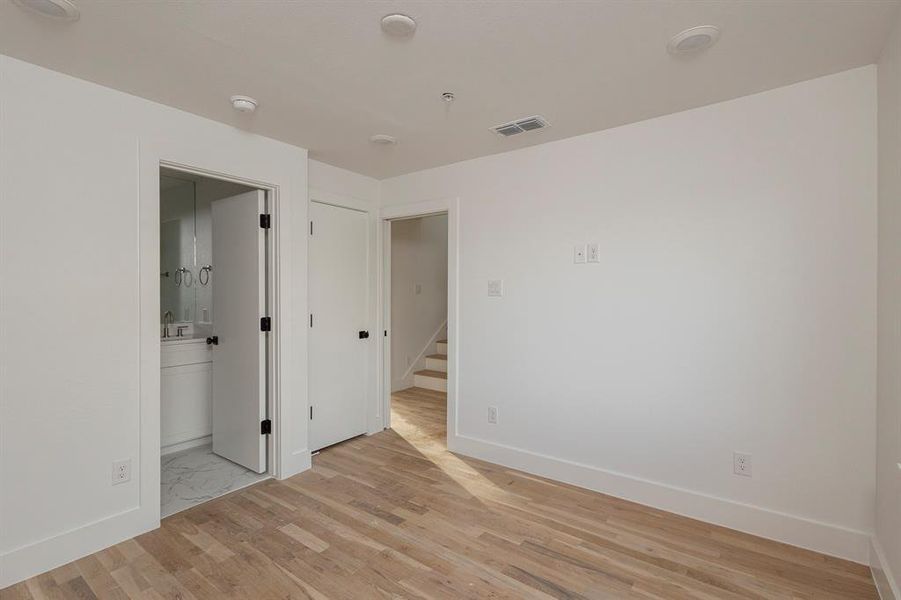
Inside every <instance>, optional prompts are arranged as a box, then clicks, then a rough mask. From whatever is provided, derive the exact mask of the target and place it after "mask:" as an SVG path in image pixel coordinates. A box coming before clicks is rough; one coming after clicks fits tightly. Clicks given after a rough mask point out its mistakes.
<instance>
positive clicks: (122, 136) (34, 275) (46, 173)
mask: <svg viewBox="0 0 901 600" xmlns="http://www.w3.org/2000/svg"><path fill="white" fill-rule="evenodd" d="M160 158H162V159H167V160H172V161H176V162H179V163H181V164H188V165H192V166H194V167H198V168H203V169H209V170H212V171H216V172H220V173H229V174H232V175H235V176H238V177H246V178H249V179H253V180H255V181H264V182H269V183H272V184H275V185H278V187H279V193H280V211H279V220H278V221H277V222H276V226H275V229H274V231H275V232H277V236H278V239H279V246H280V250H281V254H280V257H279V264H278V269H279V277H280V283H281V288H280V290H279V291H280V294H279V296H278V300H279V305H280V306H281V307H283V308H284V312H283V313H281V314H280V315H279V319H280V320H277V321H276V326H277V327H278V331H277V332H276V333H277V339H278V342H277V346H278V349H279V356H280V357H281V359H282V360H283V361H284V365H283V368H282V369H281V374H282V375H281V381H280V390H281V392H282V394H283V397H284V400H285V401H284V402H283V403H282V405H281V408H280V411H281V412H280V413H279V414H278V415H277V422H276V424H275V427H276V428H277V431H276V436H277V437H278V438H279V439H281V440H282V441H283V444H282V445H281V447H280V452H278V453H276V456H275V457H274V459H273V460H275V462H276V464H277V465H278V468H279V469H280V474H281V475H283V476H286V475H290V474H292V473H295V472H297V471H299V470H301V469H303V468H304V467H305V466H307V465H309V451H308V450H307V447H306V434H307V431H306V422H305V420H304V418H303V416H304V415H305V414H306V405H307V397H306V389H305V385H300V383H301V382H305V380H306V329H305V328H304V327H303V322H304V315H305V313H306V276H305V265H306V244H305V243H303V242H304V241H305V240H304V238H303V237H302V236H295V235H294V234H293V232H295V231H303V227H304V223H305V221H306V211H307V203H306V183H307V181H306V151H305V150H303V149H300V148H296V147H292V146H289V145H287V144H283V143H280V142H276V141H274V140H270V139H266V138H262V137H259V136H256V135H253V134H250V133H247V132H245V131H241V130H237V129H234V128H232V127H229V126H226V125H222V124H219V123H214V122H212V121H208V120H205V119H202V118H199V117H196V116H194V115H190V114H187V113H184V112H181V111H178V110H175V109H171V108H168V107H164V106H162V105H158V104H154V103H152V102H149V101H146V100H143V99H140V98H136V97H134V96H129V95H127V94H123V93H120V92H116V91H113V90H110V89H107V88H103V87H101V86H98V85H95V84H92V83H88V82H85V81H80V80H77V79H73V78H70V77H67V76H64V75H60V74H58V73H54V72H52V71H48V70H45V69H42V68H39V67H36V66H33V65H29V64H27V63H24V62H21V61H18V60H15V59H11V58H8V57H5V56H0V207H2V222H0V280H2V290H0V306H2V314H0V486H2V489H0V587H3V586H5V585H8V584H10V583H12V582H14V581H17V580H19V579H22V578H25V577H27V576H30V575H32V574H35V573H38V572H41V571H44V570H47V569H49V568H52V567H54V566H57V565H59V564H62V563H64V562H68V561H69V560H72V559H74V558H77V557H78V556H82V555H84V554H87V553H90V552H92V551H95V550H97V549H100V548H102V547H105V546H107V545H110V544H112V543H115V542H117V541H120V540H122V539H126V538H129V537H132V536H133V535H136V534H138V533H140V532H142V531H146V530H148V529H151V528H153V527H156V526H157V525H158V523H159V404H158V402H159V368H160V366H159V352H160V350H159V339H158V336H159V313H158V309H159V272H158V270H157V268H158V266H159V251H158V243H159V223H158V221H159V206H158V204H155V202H156V198H158V182H159V175H158V166H159V160H160ZM155 245H157V246H156V247H154V246H155ZM142 250H143V251H142ZM292 309H293V310H295V311H296V312H297V313H298V314H299V316H298V317H297V318H296V319H294V318H293V317H292V314H294V313H292ZM295 325H298V326H295ZM287 365H291V368H290V369H288V368H285V367H287ZM124 459H130V460H131V461H132V479H131V481H130V482H128V483H125V484H122V485H117V486H112V485H111V468H112V463H113V461H117V460H124Z"/></svg>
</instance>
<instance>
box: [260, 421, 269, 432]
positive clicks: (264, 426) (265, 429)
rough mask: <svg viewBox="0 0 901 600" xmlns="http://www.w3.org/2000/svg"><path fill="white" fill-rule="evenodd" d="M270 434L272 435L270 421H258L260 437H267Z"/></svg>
mask: <svg viewBox="0 0 901 600" xmlns="http://www.w3.org/2000/svg"><path fill="white" fill-rule="evenodd" d="M270 433H272V420H271V419H266V420H265V421H260V435H269V434H270Z"/></svg>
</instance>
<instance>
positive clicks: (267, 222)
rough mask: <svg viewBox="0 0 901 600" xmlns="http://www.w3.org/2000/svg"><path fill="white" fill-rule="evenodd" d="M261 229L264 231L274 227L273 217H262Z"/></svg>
mask: <svg viewBox="0 0 901 600" xmlns="http://www.w3.org/2000/svg"><path fill="white" fill-rule="evenodd" d="M260 227H262V228H263V229H269V228H270V227H272V215H260Z"/></svg>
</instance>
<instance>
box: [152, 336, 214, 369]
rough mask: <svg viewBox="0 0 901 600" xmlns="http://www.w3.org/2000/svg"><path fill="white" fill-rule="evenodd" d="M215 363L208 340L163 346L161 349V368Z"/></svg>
mask: <svg viewBox="0 0 901 600" xmlns="http://www.w3.org/2000/svg"><path fill="white" fill-rule="evenodd" d="M212 361H213V347H212V346H209V345H207V343H206V340H197V341H196V342H190V343H180V344H165V343H164V344H163V345H162V347H161V348H160V367H161V368H163V369H165V368H167V367H178V366H182V365H195V364H198V363H208V362H212Z"/></svg>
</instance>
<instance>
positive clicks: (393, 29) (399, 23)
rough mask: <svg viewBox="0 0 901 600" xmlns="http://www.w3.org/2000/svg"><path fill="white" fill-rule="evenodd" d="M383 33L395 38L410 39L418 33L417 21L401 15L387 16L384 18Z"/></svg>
mask: <svg viewBox="0 0 901 600" xmlns="http://www.w3.org/2000/svg"><path fill="white" fill-rule="evenodd" d="M382 31H384V32H385V33H387V34H388V35H390V36H394V37H408V36H411V35H413V32H414V31H416V21H414V20H413V18H412V17H408V16H407V15H402V14H400V13H395V14H391V15H385V16H384V17H382Z"/></svg>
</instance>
